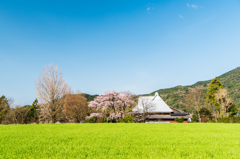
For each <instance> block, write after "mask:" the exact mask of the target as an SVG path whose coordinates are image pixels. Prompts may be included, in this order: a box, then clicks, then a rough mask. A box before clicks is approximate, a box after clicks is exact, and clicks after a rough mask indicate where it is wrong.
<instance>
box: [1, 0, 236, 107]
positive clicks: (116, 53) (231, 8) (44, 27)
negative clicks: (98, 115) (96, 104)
mask: <svg viewBox="0 0 240 159" xmlns="http://www.w3.org/2000/svg"><path fill="white" fill-rule="evenodd" d="M239 28H240V1H239V0H238V1H237V0H231V1H225V0H211V1H209V0H198V1H196V0H186V1H185V0H181V1H180V0H169V1H163V0H162V1H147V0H131V1H129V0H121V1H120V0H119V1H117V0H116V1H112V0H109V1H104V0H102V1H97V0H95V1H94V0H82V1H81V0H76V1H74V0H71V1H61V0H58V1H49V0H48V1H47V0H46V1H44V0H41V1H40V0H39V1H38V0H34V1H32V0H31V1H30V0H29V1H24V0H21V1H18V0H16V1H14V0H1V1H0V57H1V62H0V68H1V75H0V95H5V96H7V97H11V98H13V99H14V100H15V104H20V105H25V104H31V103H32V101H33V100H34V99H35V98H36V88H35V86H34V84H35V82H36V79H37V77H38V76H39V75H40V73H41V71H42V68H43V67H44V66H46V65H48V64H50V63H54V64H56V65H58V66H59V68H60V69H61V70H62V72H63V77H64V79H65V80H66V81H67V82H68V84H69V85H71V87H72V88H73V89H74V90H80V91H81V92H84V93H89V94H102V93H103V92H104V91H106V90H116V91H127V90H129V91H131V92H133V93H135V94H145V93H150V92H153V91H155V90H157V89H161V88H169V87H174V86H177V85H191V84H194V83H195V82H197V81H199V80H209V79H211V78H214V77H215V76H219V75H221V74H223V73H225V72H227V71H230V70H232V69H234V68H236V67H238V66H240V63H239V59H240V45H239V43H240V29H239Z"/></svg>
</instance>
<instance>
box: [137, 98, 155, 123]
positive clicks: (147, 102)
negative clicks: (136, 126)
mask: <svg viewBox="0 0 240 159" xmlns="http://www.w3.org/2000/svg"><path fill="white" fill-rule="evenodd" d="M155 106H156V105H155V104H154V103H153V102H152V100H151V99H149V98H148V97H140V98H139V101H138V105H137V112H138V114H139V115H138V117H139V119H140V121H143V122H145V121H146V119H147V117H148V116H149V113H150V111H151V109H153V108H154V107H155Z"/></svg>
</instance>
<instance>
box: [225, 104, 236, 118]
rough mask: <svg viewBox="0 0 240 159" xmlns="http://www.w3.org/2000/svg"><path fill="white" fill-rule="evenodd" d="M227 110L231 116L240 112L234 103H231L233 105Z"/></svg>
mask: <svg viewBox="0 0 240 159" xmlns="http://www.w3.org/2000/svg"><path fill="white" fill-rule="evenodd" d="M227 112H228V113H229V115H230V116H233V115H236V114H238V107H237V106H236V105H235V104H234V103H231V106H230V107H229V108H228V110H227Z"/></svg>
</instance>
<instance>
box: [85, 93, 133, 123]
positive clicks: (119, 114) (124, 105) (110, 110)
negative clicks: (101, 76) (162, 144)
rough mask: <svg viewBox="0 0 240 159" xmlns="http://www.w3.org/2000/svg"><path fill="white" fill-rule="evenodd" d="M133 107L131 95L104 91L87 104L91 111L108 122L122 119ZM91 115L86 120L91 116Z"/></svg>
mask: <svg viewBox="0 0 240 159" xmlns="http://www.w3.org/2000/svg"><path fill="white" fill-rule="evenodd" d="M135 105H136V103H135V102H134V101H133V100H132V93H131V92H129V91H127V92H117V91H106V92H105V93H104V94H103V95H101V96H97V97H96V98H95V99H94V100H93V101H91V102H89V104H88V106H89V107H90V108H91V109H94V110H95V111H96V112H97V113H98V114H97V115H98V116H102V117H104V116H107V117H108V118H107V119H108V120H113V119H116V120H117V119H119V118H124V114H125V113H127V112H129V111H130V110H131V108H133V107H134V106H135ZM92 114H93V113H92ZM92 114H91V115H90V116H89V117H87V118H90V117H91V116H93V115H92ZM100 114H101V115H100ZM94 115H96V113H95V114H94Z"/></svg>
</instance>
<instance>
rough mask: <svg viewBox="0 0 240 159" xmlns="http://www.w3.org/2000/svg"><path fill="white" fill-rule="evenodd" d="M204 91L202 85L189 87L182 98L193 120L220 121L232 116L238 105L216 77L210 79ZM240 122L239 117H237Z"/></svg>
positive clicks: (236, 111) (235, 112)
mask: <svg viewBox="0 0 240 159" xmlns="http://www.w3.org/2000/svg"><path fill="white" fill-rule="evenodd" d="M207 89H208V90H207V92H204V89H203V88H202V87H195V88H189V90H188V92H189V93H188V94H187V95H186V96H185V97H184V99H183V105H184V106H185V108H186V110H187V111H188V112H189V113H191V114H192V120H193V121H194V122H222V121H223V120H225V119H227V121H231V120H229V119H231V118H234V116H235V115H237V114H238V107H237V106H236V105H235V104H234V102H233V100H232V99H231V98H230V97H229V93H228V91H227V89H226V88H224V86H223V84H222V83H221V81H220V80H219V78H218V77H216V78H214V79H212V80H211V82H210V83H209V85H208V87H207ZM238 120H239V121H238V122H240V119H238Z"/></svg>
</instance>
